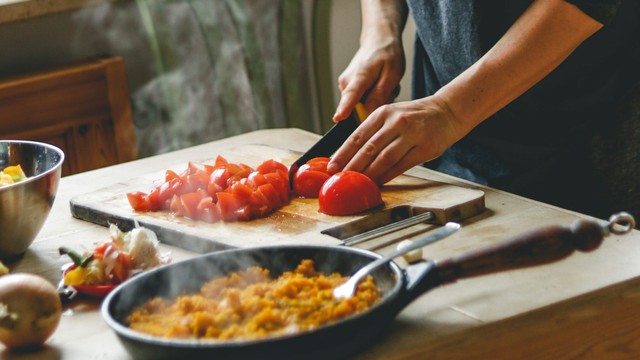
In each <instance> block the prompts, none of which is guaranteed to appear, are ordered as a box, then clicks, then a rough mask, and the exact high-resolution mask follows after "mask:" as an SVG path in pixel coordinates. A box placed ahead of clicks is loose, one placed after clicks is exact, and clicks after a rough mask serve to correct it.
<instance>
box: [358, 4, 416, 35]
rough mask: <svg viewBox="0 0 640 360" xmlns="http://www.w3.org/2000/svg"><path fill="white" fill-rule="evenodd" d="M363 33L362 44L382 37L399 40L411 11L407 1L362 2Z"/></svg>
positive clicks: (361, 33)
mask: <svg viewBox="0 0 640 360" xmlns="http://www.w3.org/2000/svg"><path fill="white" fill-rule="evenodd" d="M360 4H361V6H360V8H361V11H362V31H361V32H360V43H361V45H362V43H366V41H367V40H368V38H369V37H371V36H375V37H379V36H381V35H384V36H391V37H394V38H396V39H399V38H400V37H401V36H402V30H403V28H404V25H405V24H406V22H407V15H408V13H409V9H408V7H407V3H406V1H405V0H361V1H360Z"/></svg>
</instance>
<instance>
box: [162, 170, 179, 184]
mask: <svg viewBox="0 0 640 360" xmlns="http://www.w3.org/2000/svg"><path fill="white" fill-rule="evenodd" d="M178 178H180V175H178V174H177V173H176V172H175V171H173V170H167V171H165V172H164V181H171V180H173V179H178Z"/></svg>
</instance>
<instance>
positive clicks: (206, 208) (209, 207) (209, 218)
mask: <svg viewBox="0 0 640 360" xmlns="http://www.w3.org/2000/svg"><path fill="white" fill-rule="evenodd" d="M198 219H200V220H202V221H206V222H208V223H213V222H216V221H218V220H220V209H218V206H217V205H216V204H215V203H214V202H213V198H212V197H211V196H207V197H204V198H202V199H201V200H200V202H199V203H198Z"/></svg>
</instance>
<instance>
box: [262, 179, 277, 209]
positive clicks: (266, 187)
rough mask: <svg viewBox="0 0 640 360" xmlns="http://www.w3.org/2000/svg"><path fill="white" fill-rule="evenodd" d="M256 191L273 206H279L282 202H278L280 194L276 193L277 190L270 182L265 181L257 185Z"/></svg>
mask: <svg viewBox="0 0 640 360" xmlns="http://www.w3.org/2000/svg"><path fill="white" fill-rule="evenodd" d="M258 191H260V192H261V193H262V195H264V196H265V197H266V198H267V199H269V203H270V204H272V205H273V207H274V208H275V207H280V206H281V205H282V203H281V202H280V195H278V190H276V188H275V187H273V185H271V184H270V183H266V184H263V185H260V186H259V187H258Z"/></svg>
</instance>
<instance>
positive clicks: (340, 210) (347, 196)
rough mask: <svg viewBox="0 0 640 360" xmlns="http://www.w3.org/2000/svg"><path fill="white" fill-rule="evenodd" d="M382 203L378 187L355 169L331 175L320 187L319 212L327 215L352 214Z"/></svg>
mask: <svg viewBox="0 0 640 360" xmlns="http://www.w3.org/2000/svg"><path fill="white" fill-rule="evenodd" d="M382 203H383V201H382V194H381V193H380V188H378V185H376V183H374V182H373V180H371V179H370V178H369V177H368V176H366V175H364V174H362V173H359V172H356V171H342V172H338V173H336V174H334V175H332V176H331V177H330V178H329V179H328V180H327V181H326V182H325V183H324V185H322V188H321V189H320V194H319V195H318V204H319V205H320V212H322V213H325V214H327V215H352V214H357V213H359V212H362V211H365V210H368V209H371V208H374V207H376V206H379V205H381V204H382Z"/></svg>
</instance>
